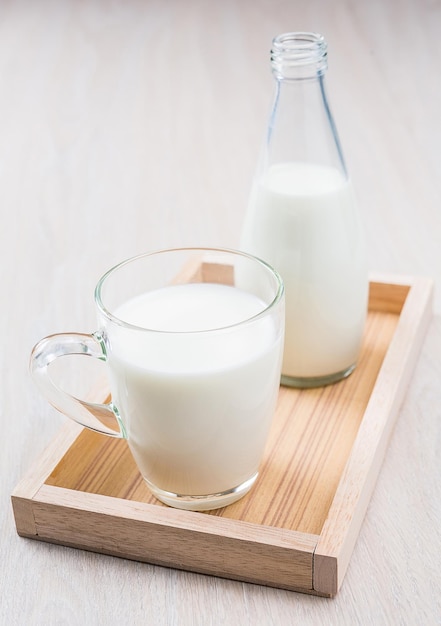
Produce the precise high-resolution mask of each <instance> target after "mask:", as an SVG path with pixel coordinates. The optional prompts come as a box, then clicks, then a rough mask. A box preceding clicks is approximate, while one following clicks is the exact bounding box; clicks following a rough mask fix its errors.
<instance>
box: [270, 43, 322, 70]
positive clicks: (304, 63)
mask: <svg viewBox="0 0 441 626" xmlns="http://www.w3.org/2000/svg"><path fill="white" fill-rule="evenodd" d="M327 49H328V46H327V43H326V41H325V38H324V37H323V35H320V34H319V33H310V32H292V33H284V34H282V35H278V36H277V37H275V38H274V39H273V42H272V48H271V65H272V69H273V72H274V73H275V74H276V75H277V76H279V77H280V78H297V77H298V78H303V77H305V75H314V76H316V75H321V74H323V73H324V72H325V71H326V69H327V67H328V63H327V54H328V53H327ZM296 70H297V74H296Z"/></svg>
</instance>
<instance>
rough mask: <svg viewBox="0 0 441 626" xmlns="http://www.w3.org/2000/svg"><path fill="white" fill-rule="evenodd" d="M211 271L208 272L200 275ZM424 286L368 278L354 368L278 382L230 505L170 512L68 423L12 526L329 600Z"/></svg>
mask: <svg viewBox="0 0 441 626" xmlns="http://www.w3.org/2000/svg"><path fill="white" fill-rule="evenodd" d="M213 272H214V274H213ZM202 273H203V272H202ZM218 274H219V269H218V268H217V267H216V268H209V271H207V273H206V280H212V278H213V275H215V276H217V275H218ZM191 275H193V274H191ZM190 279H191V277H190ZM432 287H433V286H432V282H431V281H430V280H426V279H418V280H415V281H413V282H412V283H411V284H409V285H402V284H399V283H398V284H397V283H395V284H394V283H392V282H389V283H387V284H386V283H382V282H378V281H377V282H372V283H371V285H370V305H369V313H368V318H367V323H366V329H365V334H364V340H363V347H362V353H361V358H360V361H359V363H358V366H357V368H356V370H355V372H354V373H353V374H352V375H351V376H350V377H349V378H347V379H346V380H344V381H340V382H339V383H337V384H334V385H330V386H328V387H322V388H318V389H304V390H296V389H290V388H287V387H281V389H280V393H279V399H278V404H277V409H276V413H275V417H274V421H273V425H272V428H271V432H270V437H269V441H268V445H267V448H266V452H265V456H264V459H263V462H262V467H261V470H260V473H259V477H258V480H257V481H256V484H255V485H254V487H253V489H252V490H251V492H250V493H249V494H247V496H245V497H244V498H242V499H241V500H240V501H238V502H236V503H234V504H232V505H230V506H228V507H225V508H223V509H218V510H216V511H212V512H208V513H205V514H201V513H193V512H188V511H177V510H174V509H170V508H168V507H166V506H165V505H163V504H161V503H160V502H158V501H157V500H156V499H155V498H154V497H153V496H152V495H151V494H150V492H149V491H148V489H147V487H146V486H145V484H144V482H143V480H142V478H141V476H140V474H139V472H138V470H137V467H136V465H135V463H134V461H133V459H132V456H131V454H130V451H129V448H128V446H127V442H126V441H124V440H120V439H113V438H110V437H105V436H103V435H100V434H97V433H94V432H92V431H89V430H87V429H84V430H83V431H81V432H79V431H78V429H77V428H76V427H75V436H74V438H73V439H72V442H71V445H70V447H69V448H66V449H65V450H64V453H63V454H62V455H61V456H59V455H58V454H56V455H55V456H53V457H52V459H51V460H48V456H47V455H46V457H45V459H43V462H42V465H43V466H44V470H43V469H40V471H39V475H40V476H45V479H44V483H43V484H42V485H41V486H40V488H39V489H38V490H37V492H35V493H34V491H35V488H34V490H31V491H30V493H29V496H27V494H26V491H27V482H26V479H25V480H24V482H23V483H22V484H21V485H20V486H19V487H18V489H17V490H16V492H15V493H14V496H13V501H14V509H15V515H16V524H17V530H18V532H19V533H20V534H22V535H23V536H27V537H32V536H34V537H35V538H38V539H40V540H46V541H54V542H55V543H57V542H58V543H63V544H65V545H71V546H75V547H80V548H85V549H89V550H96V551H98V552H103V553H106V554H113V555H115V556H124V557H126V558H129V559H135V560H143V561H148V562H150V563H155V564H160V565H168V566H172V567H178V568H183V569H188V570H190V571H199V572H202V573H207V574H217V575H219V576H224V577H231V578H236V579H239V580H246V581H248V582H259V583H261V584H265V585H270V586H271V585H272V586H278V587H281V588H285V589H290V590H296V591H305V592H306V593H315V594H317V595H325V596H333V595H335V594H336V593H337V591H338V589H339V588H340V586H341V583H342V581H343V577H344V574H345V572H346V569H347V566H348V563H349V558H350V555H351V553H352V549H353V547H354V543H355V540H356V537H357V535H358V531H359V529H360V526H361V523H362V518H363V516H364V513H365V511H366V507H367V504H368V502H369V498H370V495H371V493H372V489H373V485H374V481H375V478H376V476H377V475H378V473H379V470H380V465H381V461H382V458H383V456H384V453H385V450H386V446H387V442H388V440H389V436H390V432H391V430H392V427H393V424H394V421H395V417H396V414H397V411H398V408H399V406H400V404H401V401H402V395H403V390H404V389H405V387H406V385H407V381H408V379H409V376H410V374H411V372H412V370H413V367H414V364H415V361H416V357H417V354H418V352H419V349H420V346H421V343H422V340H423V337H424V333H425V330H426V327H427V324H428V321H429V319H430V315H431V296H432ZM389 308H390V309H392V312H388V309H389ZM377 309H378V310H377ZM103 395H104V394H103ZM65 436H66V435H65ZM68 439H69V438H68ZM51 466H52V468H53V469H52V471H50V473H48V468H49V467H51ZM33 501H34V502H35V506H32V505H31V503H32V502H33ZM31 519H32V523H31V522H30V521H29V520H31Z"/></svg>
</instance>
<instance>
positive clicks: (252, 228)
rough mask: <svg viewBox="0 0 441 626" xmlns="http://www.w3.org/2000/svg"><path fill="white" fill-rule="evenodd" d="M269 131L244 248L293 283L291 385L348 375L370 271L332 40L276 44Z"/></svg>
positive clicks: (286, 380) (288, 336) (289, 287)
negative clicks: (340, 114)
mask: <svg viewBox="0 0 441 626" xmlns="http://www.w3.org/2000/svg"><path fill="white" fill-rule="evenodd" d="M271 67H272V72H273V75H274V78H275V81H276V92H275V99H274V105H273V108H272V111H271V115H270V120H269V127H268V134H267V137H266V141H265V144H264V149H263V151H262V154H261V158H260V163H259V167H258V170H257V173H256V176H255V179H254V183H253V188H252V191H251V195H250V200H249V205H248V210H247V213H246V216H245V222H244V226H243V232H242V242H241V246H242V248H243V249H245V250H247V251H249V252H252V253H253V254H255V255H256V256H259V257H261V258H262V259H264V260H266V261H267V262H268V263H270V264H271V265H273V266H274V267H275V268H276V269H277V270H278V271H279V273H280V274H281V275H282V278H283V280H284V282H285V289H286V332H285V349H284V361H283V368H282V384H285V385H289V386H293V387H316V386H321V385H326V384H330V383H334V382H336V381H338V380H340V379H342V378H344V377H346V376H348V375H349V374H350V373H351V372H352V371H353V369H354V368H355V366H356V363H357V359H358V358H359V354H360V347H361V342H362V335H363V330H364V325H365V318H366V310H367V297H368V277H367V264H366V252H365V244H364V237H363V230H362V225H361V220H360V216H359V213H358V209H357V206H356V203H355V198H354V194H353V190H352V186H351V181H350V179H349V177H348V173H347V170H346V166H345V162H344V159H343V154H342V150H341V145H340V142H339V139H338V136H337V131H336V127H335V124H334V120H333V118H332V115H331V111H330V108H329V104H328V100H327V96H326V91H325V74H326V70H327V44H326V41H325V40H324V38H323V36H321V35H318V34H315V33H286V34H283V35H279V36H278V37H276V38H275V39H274V40H273V46H272V50H271Z"/></svg>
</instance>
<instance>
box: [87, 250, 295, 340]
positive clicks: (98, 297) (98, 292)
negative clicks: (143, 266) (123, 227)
mask: <svg viewBox="0 0 441 626" xmlns="http://www.w3.org/2000/svg"><path fill="white" fill-rule="evenodd" d="M179 252H181V253H185V252H189V253H190V252H200V253H204V252H214V253H216V252H217V253H220V254H227V255H232V256H236V257H239V256H241V257H244V258H247V259H249V260H251V261H252V262H256V263H257V264H258V265H260V266H261V267H263V268H264V269H265V270H267V272H268V273H270V274H272V276H273V277H274V278H275V280H276V285H277V289H276V294H275V296H274V298H273V299H272V300H271V302H270V303H268V304H267V305H266V306H265V307H264V308H263V309H262V310H261V311H259V313H256V314H255V315H252V316H251V317H247V318H244V319H243V320H240V321H239V322H235V323H234V324H227V325H226V326H218V327H214V328H207V329H201V330H164V329H159V328H147V327H145V326H138V325H136V324H131V323H129V322H126V321H125V320H123V319H121V318H119V317H118V316H117V315H115V314H114V313H112V312H111V311H110V310H109V309H108V308H107V307H106V306H105V305H104V302H103V299H102V288H103V286H104V284H105V283H106V281H107V279H108V278H110V276H112V275H113V274H114V273H115V272H117V271H118V270H119V269H121V268H123V267H125V266H127V265H129V264H131V263H134V262H136V261H139V260H141V259H145V258H147V257H153V256H158V255H161V254H167V253H179ZM189 284H191V283H189ZM284 293H285V286H284V283H283V280H282V277H281V275H280V274H279V272H278V271H277V270H276V269H275V268H274V267H273V266H272V265H270V264H269V263H268V262H267V261H264V260H263V259H261V258H259V257H257V256H255V255H253V254H250V253H248V252H245V251H243V250H236V249H234V248H222V247H200V246H195V247H193V246H187V247H179V248H159V249H156V250H152V251H150V252H143V253H141V254H137V255H134V256H132V257H129V258H126V259H124V260H123V261H120V262H119V263H117V264H115V265H113V266H112V267H111V268H110V269H108V270H107V271H106V272H105V273H104V274H103V275H102V276H101V278H100V279H99V280H98V282H97V284H96V287H95V291H94V297H95V303H96V306H97V307H98V310H99V311H100V313H101V314H102V315H103V316H104V317H105V318H107V319H108V320H109V321H110V322H112V323H113V324H116V325H118V326H121V327H124V328H127V329H130V330H136V331H138V332H150V333H162V334H169V335H190V334H201V333H213V332H219V331H225V330H229V329H234V328H237V327H239V326H243V325H244V324H249V323H253V322H255V321H257V320H258V319H260V318H261V317H264V316H265V315H267V314H268V313H269V312H270V311H271V310H272V309H273V308H275V307H276V306H277V304H278V303H279V302H280V301H281V299H282V298H283V296H284Z"/></svg>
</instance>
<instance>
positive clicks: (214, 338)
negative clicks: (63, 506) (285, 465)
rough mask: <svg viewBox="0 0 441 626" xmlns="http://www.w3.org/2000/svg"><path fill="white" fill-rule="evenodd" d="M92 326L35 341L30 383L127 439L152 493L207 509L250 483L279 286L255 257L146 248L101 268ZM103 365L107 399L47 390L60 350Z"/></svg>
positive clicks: (270, 375) (265, 419)
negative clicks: (105, 269) (149, 250)
mask: <svg viewBox="0 0 441 626" xmlns="http://www.w3.org/2000/svg"><path fill="white" fill-rule="evenodd" d="M95 302H96V307H97V314H98V321H99V329H98V331H97V332H95V333H93V335H86V334H81V333H67V334H61V335H52V336H51V337H47V338H45V339H43V340H42V341H40V342H39V343H38V344H37V346H36V347H35V348H34V350H33V353H32V356H31V371H32V375H33V377H34V380H35V382H36V383H37V385H38V386H39V388H40V389H41V391H42V393H43V394H44V395H45V396H46V397H47V399H48V400H49V401H50V402H51V403H52V404H53V405H54V406H55V407H56V408H57V409H59V410H60V411H62V412H63V413H65V414H67V415H68V416H69V417H71V418H72V419H74V420H75V421H77V422H79V423H80V424H82V425H84V426H87V427H88V428H91V429H93V430H95V431H98V432H102V433H104V434H107V435H110V436H115V437H123V438H126V439H127V441H128V444H129V447H130V450H131V452H132V454H133V457H134V459H135V461H136V463H137V466H138V468H139V470H140V472H141V474H142V476H143V478H144V479H145V481H146V483H147V485H148V486H149V488H150V490H151V491H152V493H153V494H154V495H155V496H156V497H157V498H158V499H159V500H161V501H162V502H164V503H166V504H168V505H170V506H174V507H178V508H183V509H191V510H208V509H213V508H218V507H221V506H225V505H227V504H230V503H231V502H234V501H235V500H237V499H239V498H240V497H242V496H243V495H245V493H247V491H248V490H249V489H250V488H251V486H252V485H253V483H254V481H255V479H256V477H257V473H258V468H259V464H260V462H261V459H262V455H263V450H264V446H265V443H266V439H267V434H268V431H269V428H270V424H271V419H272V416H273V413H274V410H275V405H276V401H277V395H278V389H279V384H280V371H281V359H282V351H283V335H284V288H283V283H282V281H281V279H280V276H279V275H278V274H277V272H275V271H274V270H273V269H272V268H271V267H270V266H269V265H267V264H266V263H265V262H263V261H261V260H259V259H257V258H255V257H253V256H250V255H247V254H244V253H241V252H236V251H230V250H214V249H178V250H166V251H159V252H156V253H151V254H145V255H142V256H138V257H135V258H133V259H130V260H128V261H125V262H123V263H121V264H119V265H117V266H116V267H115V268H113V269H111V270H110V271H109V272H107V273H106V274H105V275H104V276H103V277H102V278H101V280H100V281H99V282H98V285H97V287H96V291H95ZM69 354H83V355H86V356H93V357H94V358H98V359H101V360H104V361H106V364H107V368H108V372H109V380H110V390H111V396H112V400H111V402H110V403H108V404H92V403H88V402H85V401H83V400H80V399H78V398H75V397H73V396H71V395H70V394H68V393H66V392H65V391H63V390H61V389H60V388H59V387H57V386H56V385H55V384H54V382H53V381H52V379H51V377H50V371H49V369H50V368H49V366H50V364H51V363H53V362H54V360H56V359H58V358H59V357H60V356H65V355H69Z"/></svg>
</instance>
